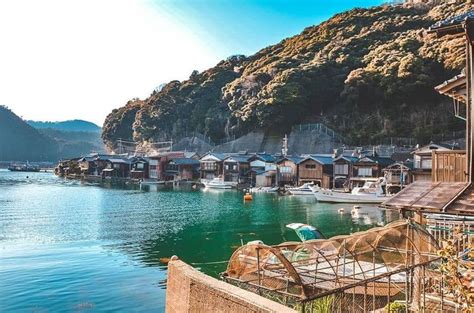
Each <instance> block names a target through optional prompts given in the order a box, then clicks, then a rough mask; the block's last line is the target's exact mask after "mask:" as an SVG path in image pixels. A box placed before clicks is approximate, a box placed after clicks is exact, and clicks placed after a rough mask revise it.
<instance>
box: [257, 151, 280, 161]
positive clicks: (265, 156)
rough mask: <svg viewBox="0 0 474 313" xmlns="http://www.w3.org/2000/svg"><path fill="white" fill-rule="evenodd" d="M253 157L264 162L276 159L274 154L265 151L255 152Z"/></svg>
mask: <svg viewBox="0 0 474 313" xmlns="http://www.w3.org/2000/svg"><path fill="white" fill-rule="evenodd" d="M255 157H256V158H257V159H260V160H262V161H265V162H275V159H276V158H275V156H273V155H271V154H267V153H257V154H256V155H255Z"/></svg>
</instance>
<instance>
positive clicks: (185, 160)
mask: <svg viewBox="0 0 474 313" xmlns="http://www.w3.org/2000/svg"><path fill="white" fill-rule="evenodd" d="M173 162H174V163H175V164H176V165H199V160H195V159H190V158H180V159H173Z"/></svg>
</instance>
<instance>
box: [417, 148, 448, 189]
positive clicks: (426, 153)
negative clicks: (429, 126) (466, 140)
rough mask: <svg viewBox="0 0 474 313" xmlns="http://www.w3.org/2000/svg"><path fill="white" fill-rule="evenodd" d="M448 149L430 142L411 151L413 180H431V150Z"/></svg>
mask: <svg viewBox="0 0 474 313" xmlns="http://www.w3.org/2000/svg"><path fill="white" fill-rule="evenodd" d="M450 150H451V149H448V148H447V147H445V146H441V145H438V144H434V143H430V144H429V145H426V146H423V147H421V148H419V149H417V150H415V151H413V152H412V154H413V171H412V172H413V181H431V170H432V164H433V160H432V158H433V156H432V155H433V151H450Z"/></svg>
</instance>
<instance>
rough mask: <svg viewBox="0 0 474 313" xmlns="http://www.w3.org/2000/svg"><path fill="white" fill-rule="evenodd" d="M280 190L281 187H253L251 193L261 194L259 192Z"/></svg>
mask: <svg viewBox="0 0 474 313" xmlns="http://www.w3.org/2000/svg"><path fill="white" fill-rule="evenodd" d="M279 189H280V188H279V187H253V188H250V192H251V193H259V192H268V193H271V192H278V190H279Z"/></svg>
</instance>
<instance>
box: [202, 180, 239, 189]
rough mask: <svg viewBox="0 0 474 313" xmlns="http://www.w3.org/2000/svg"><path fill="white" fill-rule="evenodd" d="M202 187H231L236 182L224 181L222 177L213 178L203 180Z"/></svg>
mask: <svg viewBox="0 0 474 313" xmlns="http://www.w3.org/2000/svg"><path fill="white" fill-rule="evenodd" d="M202 183H203V184H204V187H206V188H209V189H232V188H233V187H235V185H236V183H234V182H226V181H224V180H223V179H222V178H214V179H212V180H203V181H202Z"/></svg>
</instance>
